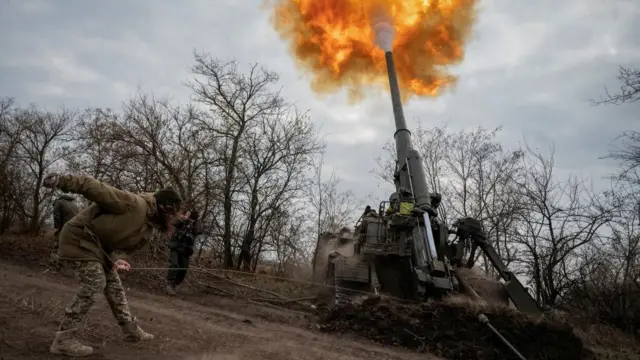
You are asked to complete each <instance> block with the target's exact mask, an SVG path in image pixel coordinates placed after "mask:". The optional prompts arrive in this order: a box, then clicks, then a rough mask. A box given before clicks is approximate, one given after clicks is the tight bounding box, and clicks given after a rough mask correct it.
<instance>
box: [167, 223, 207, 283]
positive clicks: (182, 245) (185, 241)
mask: <svg viewBox="0 0 640 360" xmlns="http://www.w3.org/2000/svg"><path fill="white" fill-rule="evenodd" d="M203 232H204V229H203V227H202V222H201V221H200V220H199V216H198V212H197V211H195V210H192V211H191V212H190V213H188V214H186V215H185V217H184V219H183V220H182V221H180V222H179V223H178V224H176V231H175V232H174V234H173V236H172V237H171V239H170V240H169V271H168V273H167V289H166V291H167V294H169V295H175V294H176V287H177V286H178V285H180V284H181V283H182V281H184V279H185V277H186V276H187V269H188V268H189V258H190V257H191V255H193V246H194V245H195V239H196V237H197V236H198V235H200V234H202V233H203Z"/></svg>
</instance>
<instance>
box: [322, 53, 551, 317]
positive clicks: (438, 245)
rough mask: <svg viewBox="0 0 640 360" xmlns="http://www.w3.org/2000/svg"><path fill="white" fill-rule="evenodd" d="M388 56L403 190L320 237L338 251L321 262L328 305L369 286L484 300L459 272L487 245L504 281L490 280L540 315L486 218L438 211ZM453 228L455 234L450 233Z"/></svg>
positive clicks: (421, 296)
mask: <svg viewBox="0 0 640 360" xmlns="http://www.w3.org/2000/svg"><path fill="white" fill-rule="evenodd" d="M385 59H386V64H387V72H388V76H389V85H390V90H391V103H392V105H393V115H394V119H395V126H396V132H395V134H394V139H395V144H396V153H397V160H396V169H395V173H394V183H395V188H396V191H395V193H393V194H392V195H391V197H390V198H389V201H383V202H381V203H380V204H379V207H378V210H377V211H376V210H375V209H372V208H371V207H370V206H367V208H366V209H365V211H364V213H363V214H362V216H361V217H360V219H359V220H358V222H357V223H356V226H355V231H354V233H353V234H349V235H345V234H344V233H342V234H341V235H340V236H338V237H337V238H335V237H334V238H333V239H332V240H331V241H330V242H327V241H325V242H324V243H320V241H319V247H323V246H324V247H325V248H327V247H329V248H333V250H334V251H331V252H330V253H329V254H328V257H327V258H324V259H321V261H317V260H318V259H316V262H317V263H319V264H323V267H324V273H325V283H326V284H329V285H333V287H332V290H331V294H330V299H329V301H328V303H329V305H330V306H332V305H335V304H337V303H341V302H344V301H351V300H352V298H353V296H354V295H357V294H359V293H362V292H364V293H373V294H381V293H384V294H388V295H390V296H392V297H396V298H401V299H407V300H414V301H423V300H427V299H429V298H438V297H441V296H443V295H445V294H449V293H460V292H461V293H466V294H467V295H470V296H472V297H473V298H474V299H476V300H479V299H481V297H480V296H479V295H478V293H477V292H476V291H475V290H474V289H473V288H472V287H471V286H470V285H469V283H468V282H467V281H465V280H464V279H463V277H461V276H460V272H461V269H462V268H471V267H472V266H473V265H474V259H475V258H476V251H477V249H480V250H481V251H482V252H483V253H484V255H485V256H486V258H487V259H488V260H489V261H490V262H491V263H492V265H493V266H494V267H495V268H496V270H497V272H498V273H499V274H500V276H501V277H502V279H503V280H504V284H502V283H500V282H498V281H494V280H487V281H490V282H494V284H493V285H496V286H498V287H500V288H501V289H503V290H504V292H506V294H507V295H508V299H510V300H511V301H512V302H513V304H514V305H515V306H516V307H517V308H519V309H520V310H521V311H523V312H526V313H529V314H532V315H534V316H537V315H539V314H541V309H540V307H539V306H538V304H537V303H536V301H535V300H534V299H533V298H532V297H531V296H530V295H529V293H528V292H527V290H526V288H525V287H524V286H523V285H522V284H521V283H520V282H519V281H518V279H517V278H516V277H515V275H514V274H513V273H512V272H510V271H509V270H508V269H507V268H506V266H505V264H504V263H503V262H502V260H501V259H500V257H499V256H498V254H497V253H496V251H495V249H494V248H493V247H492V246H491V245H490V244H489V243H488V242H487V239H486V235H485V233H484V231H483V226H482V223H481V222H480V221H478V220H476V219H473V218H469V217H467V218H462V219H459V220H458V221H456V222H455V223H454V224H453V226H452V228H448V227H447V226H446V225H445V224H444V222H443V221H442V220H440V219H439V218H438V216H437V215H438V213H437V209H438V206H439V205H440V202H441V196H440V194H437V193H430V192H429V190H428V186H427V181H426V177H425V174H424V170H423V167H422V162H421V159H420V155H419V154H418V152H417V151H416V150H415V149H414V148H413V147H412V144H411V133H410V132H409V130H408V129H407V125H406V121H405V118H404V113H403V109H402V103H401V100H400V91H399V87H398V80H397V77H396V72H395V65H394V61H393V54H392V52H391V51H386V52H385ZM450 235H455V237H454V238H453V239H451V240H450V239H449V238H450ZM324 239H325V240H327V239H330V237H326V236H325V237H324ZM331 242H333V243H331ZM338 247H341V249H340V250H339V249H338ZM345 249H346V251H345ZM326 254H327V251H319V252H318V255H319V256H325V255H326ZM465 257H466V258H468V260H467V261H464V258H465ZM508 299H506V302H507V304H508Z"/></svg>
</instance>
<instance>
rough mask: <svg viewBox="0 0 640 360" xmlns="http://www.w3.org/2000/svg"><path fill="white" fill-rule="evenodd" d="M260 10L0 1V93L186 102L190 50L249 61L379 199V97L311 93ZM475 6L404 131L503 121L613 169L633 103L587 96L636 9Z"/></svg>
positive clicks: (49, 101)
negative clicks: (447, 87) (443, 79)
mask: <svg viewBox="0 0 640 360" xmlns="http://www.w3.org/2000/svg"><path fill="white" fill-rule="evenodd" d="M261 4H262V0H254V1H246V2H238V1H231V0H225V1H216V2H212V1H205V0H197V1H183V2H175V1H169V0H159V1H153V2H143V1H115V0H114V1H108V2H86V1H81V0H66V1H64V2H56V3H55V6H54V5H53V4H52V3H51V2H47V1H42V0H41V1H27V0H22V1H17V0H11V1H5V2H4V3H3V12H2V13H0V34H2V35H0V48H1V49H3V51H2V53H0V80H1V81H0V95H12V96H16V97H17V98H18V101H20V102H21V103H28V102H35V103H38V104H43V105H45V106H47V107H49V108H53V107H56V106H60V105H65V106H69V107H73V106H77V107H84V106H111V107H117V106H118V105H119V104H120V103H121V102H122V101H123V100H126V98H127V97H128V96H129V95H130V94H132V93H133V92H134V91H135V90H136V88H137V87H141V88H143V89H144V90H153V91H154V93H156V94H170V95H172V97H173V98H175V99H176V100H178V101H181V102H184V101H186V100H188V98H189V91H188V89H187V88H186V87H185V86H184V85H183V83H184V81H185V80H187V79H188V78H189V77H190V75H189V71H188V67H189V65H190V64H191V62H192V49H194V48H195V49H198V50H204V51H207V52H210V53H212V54H213V55H215V56H219V57H222V58H231V57H234V58H236V59H238V60H239V61H240V62H241V63H242V64H245V65H246V64H247V63H248V62H251V61H258V62H260V63H261V64H264V65H266V66H268V67H269V68H270V69H272V70H274V71H277V72H279V73H280V74H281V83H282V84H283V92H284V95H285V96H287V97H288V98H289V99H291V100H292V101H294V102H296V103H297V105H298V106H299V107H300V108H301V109H310V111H311V115H312V116H313V118H314V119H315V121H316V122H317V123H318V124H319V125H320V124H322V130H323V132H324V133H325V134H329V135H328V136H327V140H328V142H329V150H328V154H327V157H326V162H327V163H328V164H330V165H332V166H334V167H335V168H336V172H338V173H339V174H340V175H342V176H343V178H344V179H345V181H344V184H343V186H344V187H345V188H347V187H349V188H353V189H354V190H355V191H356V192H357V193H358V194H360V195H367V194H369V193H371V192H374V193H376V194H377V196H378V197H380V198H381V199H382V198H385V197H386V193H385V192H386V191H387V190H388V189H387V188H385V189H379V188H378V187H377V184H376V182H375V181H373V179H372V178H371V176H370V175H369V170H371V169H372V168H374V167H375V162H374V160H373V157H374V156H375V155H377V154H379V153H380V149H381V147H382V145H383V144H384V142H385V141H387V139H391V137H392V135H393V131H394V129H393V118H392V114H391V105H390V101H389V97H388V94H384V93H379V92H378V93H374V94H371V96H370V97H369V98H367V99H366V100H365V101H364V102H362V103H360V104H358V105H356V106H351V105H349V104H348V103H347V102H346V99H345V97H344V96H342V95H339V94H338V95H327V96H318V95H317V94H314V93H313V92H312V91H311V90H310V88H309V76H308V74H305V73H304V72H303V71H302V70H300V69H298V68H296V67H295V61H294V60H293V59H292V58H291V56H290V54H289V53H288V44H285V43H283V42H282V41H280V39H279V37H278V35H277V34H276V33H275V32H274V31H273V30H272V29H271V27H270V26H269V20H268V15H269V14H268V12H266V11H263V10H261V9H260V6H261ZM480 8H481V12H480V14H479V18H478V26H477V30H478V31H477V33H476V35H475V38H474V39H473V41H472V42H471V43H470V44H469V46H468V48H467V52H466V57H465V60H464V62H463V63H462V64H460V65H459V66H456V67H455V68H453V71H454V72H455V73H458V74H459V75H460V82H459V84H458V87H457V88H455V89H453V90H452V91H450V92H447V93H446V94H445V95H443V96H442V97H440V98H438V99H426V100H414V101H412V102H411V103H409V104H408V105H407V106H406V107H405V116H406V118H407V121H408V123H409V126H410V127H411V128H413V127H415V126H416V125H417V120H416V119H418V118H419V119H421V121H422V122H423V124H424V125H441V124H442V123H444V122H447V123H448V124H449V126H450V127H451V128H453V129H462V128H471V127H475V126H478V125H482V126H484V127H495V126H498V125H503V126H504V130H503V131H502V134H501V139H502V140H503V141H504V143H505V144H506V145H507V146H515V144H517V143H518V142H519V141H521V140H522V139H523V138H526V139H527V140H528V141H530V142H531V143H532V144H534V145H535V146H539V147H541V148H546V147H548V144H549V142H550V141H553V142H555V144H556V158H557V163H558V166H559V167H560V168H561V169H560V172H561V173H566V172H568V171H578V172H583V173H585V175H591V176H594V177H596V178H599V177H601V176H602V175H604V174H606V173H607V172H608V171H610V168H611V164H610V163H609V162H606V161H601V160H597V158H598V157H599V156H601V155H603V154H604V153H605V152H606V147H607V145H608V144H609V142H610V141H611V140H612V139H613V138H614V137H615V136H616V135H618V134H619V133H621V132H622V131H623V130H627V129H638V128H639V126H638V120H639V119H638V117H637V115H638V112H637V109H638V107H637V106H619V107H593V106H590V104H589V103H588V100H589V99H591V98H596V97H598V96H599V94H600V93H601V91H602V89H603V86H604V85H608V86H610V87H615V86H616V80H615V75H616V71H617V65H618V64H624V65H635V66H637V65H638V64H639V63H640V46H639V45H640V44H639V42H638V40H637V39H636V38H637V36H636V34H638V33H639V32H640V24H639V23H638V22H637V20H635V19H637V18H638V17H639V15H640V12H639V11H640V4H638V3H637V1H635V0H615V1H608V2H606V1H602V0H587V1H584V0H581V1H578V0H568V1H564V2H558V1H551V0H541V1H536V2H514V1H508V0H485V1H482V2H481V3H480ZM356 132H357V133H358V134H355V135H354V133H356Z"/></svg>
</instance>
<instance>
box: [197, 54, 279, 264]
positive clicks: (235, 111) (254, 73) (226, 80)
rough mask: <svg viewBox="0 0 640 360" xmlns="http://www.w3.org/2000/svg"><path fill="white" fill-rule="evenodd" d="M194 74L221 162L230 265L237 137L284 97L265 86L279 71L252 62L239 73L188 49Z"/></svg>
mask: <svg viewBox="0 0 640 360" xmlns="http://www.w3.org/2000/svg"><path fill="white" fill-rule="evenodd" d="M194 57H195V64H194V65H193V67H192V72H193V73H194V75H195V77H194V79H193V80H192V81H191V82H189V83H188V85H189V87H190V88H191V89H192V90H193V92H194V96H193V97H194V99H195V100H196V101H197V102H199V103H202V104H204V105H206V106H208V107H209V109H210V116H209V117H208V118H206V119H204V120H203V121H202V125H203V127H204V128H205V129H206V130H207V131H209V132H210V134H211V135H213V136H215V137H216V138H217V141H219V144H220V146H219V147H218V149H217V150H218V151H219V156H220V157H221V161H222V167H223V172H224V176H223V186H222V194H221V195H222V200H223V225H222V226H223V229H224V230H223V235H222V240H223V243H224V265H225V266H226V267H228V268H231V267H233V263H234V261H233V250H232V228H233V225H232V217H233V210H234V209H233V202H234V198H235V197H236V194H237V193H238V190H239V187H241V185H239V184H238V180H239V179H238V176H237V171H238V167H239V166H240V164H241V161H242V154H241V151H242V139H243V136H244V135H245V134H246V133H247V131H249V130H250V129H252V128H254V127H255V126H256V124H257V123H259V122H260V121H261V120H262V119H264V118H268V117H270V116H277V115H278V112H279V111H280V109H282V107H283V104H284V103H285V101H284V98H283V97H282V96H281V95H280V93H279V92H278V91H273V90H272V89H271V87H272V86H274V85H275V84H276V83H277V82H278V80H279V77H278V75H277V74H276V73H274V72H272V71H269V70H268V69H266V68H264V67H261V66H259V65H258V64H255V63H254V64H252V65H251V66H250V68H249V71H248V73H246V74H245V73H242V72H241V71H240V70H239V69H238V66H237V62H236V61H228V62H223V61H221V60H219V59H216V58H213V57H212V56H211V55H209V54H206V53H198V52H194Z"/></svg>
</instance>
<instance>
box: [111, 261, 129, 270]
mask: <svg viewBox="0 0 640 360" xmlns="http://www.w3.org/2000/svg"><path fill="white" fill-rule="evenodd" d="M113 270H115V271H129V270H131V265H129V263H128V262H126V261H124V260H122V259H118V260H116V261H115V262H114V263H113Z"/></svg>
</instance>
